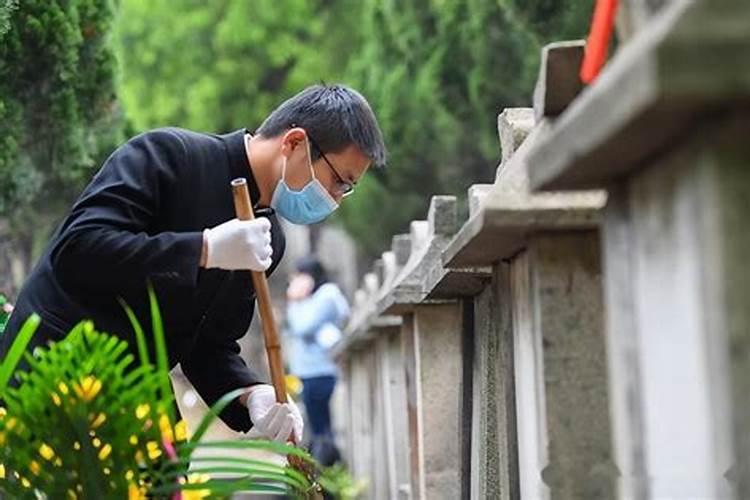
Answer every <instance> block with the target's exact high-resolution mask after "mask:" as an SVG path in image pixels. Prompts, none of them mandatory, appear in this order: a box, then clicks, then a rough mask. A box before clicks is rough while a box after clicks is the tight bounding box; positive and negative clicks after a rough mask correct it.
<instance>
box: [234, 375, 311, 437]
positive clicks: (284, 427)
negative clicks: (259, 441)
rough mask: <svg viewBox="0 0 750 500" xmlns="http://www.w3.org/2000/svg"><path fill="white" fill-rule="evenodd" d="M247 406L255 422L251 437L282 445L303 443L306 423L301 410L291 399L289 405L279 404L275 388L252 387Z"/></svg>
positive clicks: (251, 418) (269, 386)
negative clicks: (303, 431)
mask: <svg viewBox="0 0 750 500" xmlns="http://www.w3.org/2000/svg"><path fill="white" fill-rule="evenodd" d="M246 404H247V409H248V411H249V413H250V420H252V422H253V428H252V429H250V432H249V435H250V437H260V438H264V439H271V440H273V441H278V442H280V443H286V442H287V441H289V440H290V439H293V440H294V442H295V443H300V442H301V441H302V430H303V428H304V423H303V421H302V415H301V414H300V412H299V408H297V405H296V404H294V401H292V400H291V399H289V402H288V403H284V404H281V403H277V402H276V393H275V392H274V389H273V386H271V385H267V384H260V385H254V386H252V387H251V388H250V390H249V393H248V396H247V402H246Z"/></svg>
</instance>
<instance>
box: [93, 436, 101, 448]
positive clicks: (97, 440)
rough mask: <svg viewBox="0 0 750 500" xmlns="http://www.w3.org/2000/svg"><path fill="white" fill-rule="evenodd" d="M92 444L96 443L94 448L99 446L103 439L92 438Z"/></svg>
mask: <svg viewBox="0 0 750 500" xmlns="http://www.w3.org/2000/svg"><path fill="white" fill-rule="evenodd" d="M91 444H93V445H94V448H99V447H100V446H101V445H102V440H101V439H99V438H94V439H92V440H91Z"/></svg>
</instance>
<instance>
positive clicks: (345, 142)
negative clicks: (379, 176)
mask: <svg viewBox="0 0 750 500" xmlns="http://www.w3.org/2000/svg"><path fill="white" fill-rule="evenodd" d="M293 127H301V128H303V129H305V131H306V132H307V133H308V135H310V136H311V137H312V138H313V140H314V141H315V143H316V144H317V145H318V146H319V147H320V149H321V151H317V150H316V148H311V150H310V151H311V154H312V156H313V159H314V160H315V159H317V158H319V157H320V154H319V153H320V152H322V153H328V152H333V153H338V152H340V151H342V150H344V149H345V148H346V147H347V146H350V145H352V144H353V145H355V146H357V148H359V150H360V151H362V153H363V154H364V155H365V156H367V157H368V158H369V159H370V160H371V161H372V162H373V163H374V164H375V165H385V160H386V156H387V152H386V148H385V143H384V142H383V134H382V132H381V131H380V126H379V125H378V121H377V119H376V118H375V114H374V113H373V112H372V109H371V108H370V105H369V104H368V103H367V100H366V99H365V98H364V97H363V96H362V94H360V93H359V92H357V91H356V90H354V89H352V88H349V87H347V86H345V85H326V84H318V85H312V86H310V87H307V88H306V89H304V90H303V91H302V92H300V93H298V94H297V95H295V96H293V97H291V98H290V99H287V100H286V101H284V102H283V103H282V104H281V105H280V106H279V107H278V108H276V109H275V110H274V111H273V112H272V113H271V114H270V115H268V117H267V118H266V119H265V120H264V121H263V123H262V124H261V125H260V127H259V128H258V130H257V131H256V132H257V134H258V135H260V136H262V137H266V138H268V137H277V136H279V135H281V134H283V133H284V132H286V131H287V130H289V129H290V128H293Z"/></svg>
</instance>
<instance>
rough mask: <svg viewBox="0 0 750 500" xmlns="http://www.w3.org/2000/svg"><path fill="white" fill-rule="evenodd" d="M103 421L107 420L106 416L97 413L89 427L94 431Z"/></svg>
mask: <svg viewBox="0 0 750 500" xmlns="http://www.w3.org/2000/svg"><path fill="white" fill-rule="evenodd" d="M105 420H107V416H106V415H105V414H104V413H99V415H97V417H96V418H95V419H94V421H93V422H91V427H93V428H94V429H96V428H97V427H99V426H100V425H102V424H103V423H104V421H105Z"/></svg>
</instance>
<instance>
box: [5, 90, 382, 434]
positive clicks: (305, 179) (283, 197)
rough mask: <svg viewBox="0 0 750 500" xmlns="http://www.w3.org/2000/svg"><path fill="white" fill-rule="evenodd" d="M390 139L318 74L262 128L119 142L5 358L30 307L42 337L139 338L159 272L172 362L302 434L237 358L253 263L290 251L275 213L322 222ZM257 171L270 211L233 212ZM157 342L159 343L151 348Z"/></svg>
mask: <svg viewBox="0 0 750 500" xmlns="http://www.w3.org/2000/svg"><path fill="white" fill-rule="evenodd" d="M384 161H385V147H384V144H383V139H382V135H381V132H380V129H379V127H378V124H377V121H376V119H375V116H374V114H373V113H372V110H371V109H370V106H369V105H368V104H367V101H366V100H365V99H364V98H363V97H362V96H361V95H360V94H359V93H357V92H356V91H354V90H352V89H350V88H347V87H344V86H338V85H334V86H327V85H316V86H313V87H309V88H307V89H305V90H304V91H302V92H301V93H299V94H297V95H296V96H294V97H292V98H291V99H289V100H287V101H286V102H284V103H283V104H282V105H281V106H279V107H278V108H277V109H276V110H275V111H274V112H273V113H271V114H270V115H269V116H268V118H266V120H265V121H264V122H263V124H262V125H261V126H260V128H259V129H258V130H257V132H256V134H254V135H253V134H250V133H249V132H248V131H247V130H244V129H243V130H238V131H236V132H232V133H229V134H226V135H210V134H201V133H196V132H191V131H188V130H183V129H177V128H165V129H158V130H153V131H150V132H146V133H144V134H141V135H139V136H137V137H135V138H133V139H131V140H129V141H128V142H127V143H125V144H124V145H123V146H121V147H119V148H118V149H117V150H116V151H115V152H114V153H113V154H112V155H111V156H110V157H109V159H107V161H106V162H105V163H104V165H103V166H102V168H101V170H100V171H99V172H98V173H97V174H96V175H95V176H94V178H93V180H92V181H91V183H90V184H89V185H88V186H87V187H86V189H85V190H84V191H83V193H82V194H81V196H80V197H79V198H78V200H77V201H76V203H75V204H74V205H73V208H72V209H71V211H70V213H69V214H68V216H67V217H66V218H65V220H64V221H63V223H62V225H61V226H60V227H59V228H58V230H57V231H56V233H55V235H54V236H53V238H52V240H51V241H50V243H49V245H48V247H47V248H46V250H45V251H44V253H43V255H42V257H41V258H40V260H39V262H38V263H37V265H36V266H35V268H34V269H33V271H32V272H31V275H30V276H29V278H28V280H27V281H26V283H25V285H24V287H23V289H22V290H21V292H20V294H19V296H18V300H17V303H16V306H15V310H14V312H13V314H12V315H11V318H10V321H9V323H8V325H7V328H6V331H5V333H4V335H3V336H2V337H0V359H2V358H4V357H5V356H6V353H7V351H8V349H9V347H10V345H11V343H12V342H13V340H14V339H15V337H16V336H17V333H18V331H19V329H20V327H21V325H22V324H23V322H24V321H25V320H26V318H28V316H29V315H30V314H32V313H34V312H35V313H37V314H39V316H40V317H41V319H42V322H41V325H40V327H39V329H38V330H37V332H36V334H35V335H34V338H33V340H32V344H31V346H30V347H29V349H33V347H34V346H37V345H44V344H46V343H47V342H50V341H55V340H60V339H62V338H63V337H64V336H65V334H66V332H68V331H69V330H70V329H71V328H72V327H73V326H74V325H75V324H76V323H77V322H79V321H80V320H82V319H86V318H90V319H93V320H94V323H95V324H96V326H97V328H98V329H100V330H102V331H107V332H110V333H113V334H116V335H118V336H120V337H122V338H124V339H126V340H127V341H128V342H129V343H130V345H131V346H134V345H135V340H134V335H133V333H132V329H131V327H130V323H129V321H128V319H127V316H126V314H125V312H124V310H123V308H122V307H121V305H120V303H119V301H118V300H119V298H122V299H123V300H124V301H125V302H126V303H127V304H129V305H130V306H131V307H132V308H133V309H134V311H135V313H136V314H137V316H138V317H139V318H140V320H141V322H142V323H143V324H150V322H149V310H148V300H147V296H146V287H147V283H151V285H152V286H153V287H154V290H155V291H156V294H157V297H158V299H159V303H160V307H161V312H162V316H163V322H164V329H165V333H166V336H167V346H168V351H169V357H170V364H171V365H172V366H174V365H175V364H177V363H180V364H181V366H182V370H183V372H184V373H185V375H186V376H187V377H188V378H189V379H190V381H191V382H192V384H193V385H194V387H195V388H196V389H197V390H198V392H199V393H200V394H201V396H202V397H203V399H204V400H205V401H206V403H208V404H209V405H210V404H213V403H214V402H215V401H217V400H218V399H219V398H220V397H221V396H222V395H224V394H226V393H227V392H229V391H231V390H234V389H238V388H248V390H247V392H246V393H245V394H244V395H243V396H242V397H240V398H238V400H236V401H234V402H233V403H232V404H231V405H230V406H229V407H228V408H227V409H226V410H225V411H224V412H223V413H222V415H221V418H222V419H223V420H224V421H225V422H226V423H227V424H228V425H229V426H230V427H232V428H233V429H235V430H239V431H248V430H250V428H251V427H254V433H255V434H256V435H258V436H261V437H266V438H269V439H276V440H279V441H286V440H287V439H288V438H289V437H290V435H291V434H292V433H294V437H295V438H296V439H297V441H298V442H299V440H300V438H301V434H302V418H301V417H300V415H299V411H298V410H297V408H296V406H295V405H294V403H288V404H285V405H280V404H278V403H276V402H275V397H274V393H273V388H272V387H271V386H270V385H268V384H266V383H263V382H262V381H261V380H260V379H259V377H258V376H257V375H256V374H255V373H253V371H252V370H251V369H250V368H249V367H247V366H246V364H245V362H244V361H243V360H242V358H241V357H240V355H239V352H240V348H239V345H238V344H237V340H238V339H239V338H240V337H242V336H243V335H244V334H245V333H246V332H247V329H248V327H249V324H250V321H251V319H252V315H253V308H254V302H255V294H254V292H253V288H252V281H251V278H250V272H249V271H251V270H252V271H266V272H268V273H271V272H272V271H273V269H274V268H275V267H276V266H277V264H278V262H279V260H280V259H281V257H282V255H283V253H284V235H283V233H282V231H281V227H280V225H279V222H278V220H277V218H276V214H278V215H280V216H282V217H284V218H286V219H288V220H289V221H291V222H293V223H297V224H312V223H315V222H318V221H320V220H322V219H324V218H325V217H327V216H328V215H330V213H331V212H333V210H335V208H336V207H337V206H338V204H339V202H340V201H341V199H342V198H343V197H344V196H346V195H348V194H350V193H351V192H352V190H353V188H354V185H355V184H356V183H357V181H358V180H359V179H360V178H361V177H362V175H364V173H365V172H366V170H367V169H368V168H369V166H370V164H372V163H376V164H383V163H384ZM238 177H243V178H245V179H247V182H248V186H249V190H250V197H251V199H252V201H253V204H254V205H255V206H256V214H257V215H259V217H258V218H257V219H256V220H254V221H239V220H237V219H236V218H235V215H234V205H233V201H232V192H231V187H230V181H231V180H232V179H234V178H238ZM152 349H153V347H152Z"/></svg>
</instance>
